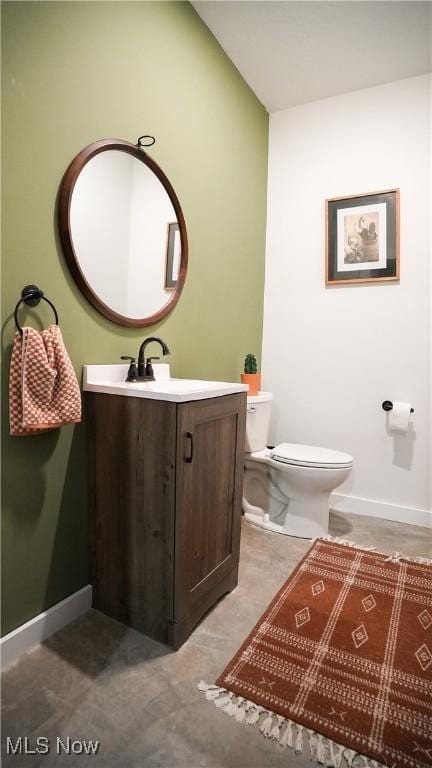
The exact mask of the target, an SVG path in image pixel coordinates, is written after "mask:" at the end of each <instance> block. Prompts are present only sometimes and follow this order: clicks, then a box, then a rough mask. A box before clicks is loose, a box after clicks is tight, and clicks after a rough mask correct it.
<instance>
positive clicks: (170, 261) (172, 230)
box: [165, 221, 181, 291]
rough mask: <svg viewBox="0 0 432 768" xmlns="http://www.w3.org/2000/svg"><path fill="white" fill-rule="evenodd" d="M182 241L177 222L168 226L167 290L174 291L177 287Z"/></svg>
mask: <svg viewBox="0 0 432 768" xmlns="http://www.w3.org/2000/svg"><path fill="white" fill-rule="evenodd" d="M180 257H181V241H180V231H179V225H178V224H177V222H176V221H172V222H170V223H169V224H168V238H167V251H166V265H165V290H166V291H173V290H174V288H175V287H176V285H177V278H178V273H179V269H180Z"/></svg>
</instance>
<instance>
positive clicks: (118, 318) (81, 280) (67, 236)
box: [58, 139, 188, 328]
mask: <svg viewBox="0 0 432 768" xmlns="http://www.w3.org/2000/svg"><path fill="white" fill-rule="evenodd" d="M112 149H115V150H118V151H120V152H126V153H127V154H129V155H132V156H133V157H136V158H137V160H140V161H141V162H142V163H144V164H145V165H146V166H147V167H148V168H150V170H151V171H153V173H154V174H155V175H156V176H157V177H158V179H159V181H160V182H161V184H162V186H163V187H164V188H165V191H166V193H167V194H168V196H169V198H170V200H171V203H172V206H173V208H174V211H175V214H176V218H177V222H178V225H179V231H180V242H181V259H180V269H179V273H178V278H177V285H176V287H175V289H174V290H173V291H172V292H171V295H170V297H169V299H168V301H167V303H166V304H165V305H164V306H163V307H162V308H161V309H159V310H158V311H157V312H155V313H154V314H153V315H149V316H148V317H142V318H130V317H126V316H125V315H120V314H119V313H118V312H115V311H114V310H113V309H111V308H110V307H108V306H107V305H106V304H105V303H104V302H103V301H101V299H100V298H99V296H97V294H96V293H95V292H94V290H93V288H92V287H91V285H90V284H89V283H88V281H87V280H86V278H85V276H84V273H83V271H82V269H81V267H80V265H79V260H78V258H77V255H76V253H75V249H74V246H73V242H72V233H71V226H70V206H71V201H72V194H73V191H74V188H75V184H76V181H77V179H78V176H79V174H80V173H81V171H82V169H83V168H84V166H85V165H86V164H87V163H88V162H89V160H91V159H92V158H93V157H95V156H96V155H98V154H99V153H100V152H106V151H107V150H112ZM58 226H59V234H60V241H61V244H62V248H63V253H64V256H65V259H66V263H67V265H68V267H69V270H70V272H71V274H72V277H73V279H74V280H75V282H76V284H77V285H78V287H79V289H80V290H81V292H82V293H83V294H84V296H85V297H86V299H87V301H89V302H90V304H92V305H93V307H95V309H97V311H98V312H100V314H101V315H103V316H104V317H107V318H108V320H111V322H113V323H117V325H123V326H126V327H129V328H144V327H145V326H146V325H153V324H154V323H157V322H158V321H159V320H162V318H163V317H166V315H168V314H169V312H171V311H172V310H173V309H174V307H175V305H176V304H177V302H178V300H179V298H180V294H181V292H182V290H183V285H184V281H185V279H186V271H187V263H188V241H187V233H186V223H185V219H184V216H183V211H182V209H181V206H180V203H179V200H178V197H177V195H176V193H175V191H174V188H173V186H172V185H171V183H170V181H169V179H168V178H167V177H166V176H165V174H164V172H163V171H162V170H161V168H159V166H158V165H157V163H155V161H154V160H153V159H152V158H151V157H149V156H148V155H147V154H146V153H145V152H144V151H143V150H142V149H140V148H139V147H138V146H136V145H135V144H131V143H130V142H128V141H122V139H101V140H100V141H95V142H94V143H93V144H89V146H88V147H85V148H84V149H82V150H81V152H79V153H78V154H77V155H76V157H74V159H73V160H72V162H71V164H70V165H69V167H68V169H67V170H66V173H65V174H64V176H63V179H62V181H61V184H60V189H59V198H58Z"/></svg>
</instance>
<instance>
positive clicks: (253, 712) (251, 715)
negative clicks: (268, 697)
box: [245, 704, 263, 725]
mask: <svg viewBox="0 0 432 768" xmlns="http://www.w3.org/2000/svg"><path fill="white" fill-rule="evenodd" d="M261 712H263V708H262V707H257V706H256V704H254V705H253V706H252V707H251V708H250V709H249V712H248V714H247V715H246V721H245V722H246V723H247V724H248V725H255V724H256V723H257V722H258V720H259V719H260V714H261Z"/></svg>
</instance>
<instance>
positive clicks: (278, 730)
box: [270, 715, 285, 743]
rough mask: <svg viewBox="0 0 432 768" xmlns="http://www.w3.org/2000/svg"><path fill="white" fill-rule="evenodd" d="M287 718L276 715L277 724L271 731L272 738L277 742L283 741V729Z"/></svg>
mask: <svg viewBox="0 0 432 768" xmlns="http://www.w3.org/2000/svg"><path fill="white" fill-rule="evenodd" d="M284 720H285V718H284V717H282V716H281V715H276V722H275V724H274V726H273V728H272V730H271V731H270V738H271V739H274V740H275V741H278V742H279V743H280V739H281V728H282V725H283V723H284Z"/></svg>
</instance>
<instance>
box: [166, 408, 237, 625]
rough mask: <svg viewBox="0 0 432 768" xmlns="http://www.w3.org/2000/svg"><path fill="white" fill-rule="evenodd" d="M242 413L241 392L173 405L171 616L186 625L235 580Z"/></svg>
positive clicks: (196, 618) (235, 581) (196, 619)
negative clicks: (174, 482)
mask: <svg viewBox="0 0 432 768" xmlns="http://www.w3.org/2000/svg"><path fill="white" fill-rule="evenodd" d="M245 417H246V396H245V395H243V394H238V395H228V396H225V397H218V398H212V399H210V400H201V401H195V402H193V403H185V404H184V405H180V406H178V410H177V488H176V555H175V563H176V566H175V587H174V592H175V598H174V620H175V622H179V621H182V622H186V623H187V624H189V625H190V626H191V627H192V625H194V624H195V623H196V621H198V619H199V618H200V616H202V615H203V613H205V611H206V610H207V609H208V608H210V607H211V605H212V604H213V602H215V600H217V598H218V597H220V595H221V594H223V592H224V591H228V589H232V588H233V586H234V585H235V584H236V583H237V570H238V559H239V546H240V519H241V497H242V479H243V451H244V437H245ZM224 583H225V584H228V587H227V588H226V589H224V588H223V584H224ZM229 584H231V586H229Z"/></svg>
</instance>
